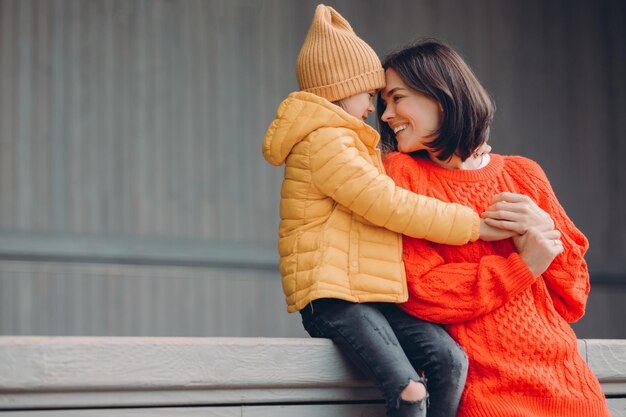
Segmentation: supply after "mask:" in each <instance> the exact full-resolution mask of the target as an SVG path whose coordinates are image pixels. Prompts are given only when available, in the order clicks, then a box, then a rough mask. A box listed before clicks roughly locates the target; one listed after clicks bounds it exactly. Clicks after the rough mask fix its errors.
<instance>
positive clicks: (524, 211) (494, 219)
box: [482, 192, 554, 235]
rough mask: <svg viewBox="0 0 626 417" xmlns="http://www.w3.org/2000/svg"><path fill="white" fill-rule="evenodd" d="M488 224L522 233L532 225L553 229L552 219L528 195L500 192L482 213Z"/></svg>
mask: <svg viewBox="0 0 626 417" xmlns="http://www.w3.org/2000/svg"><path fill="white" fill-rule="evenodd" d="M482 218H483V219H484V221H485V223H486V224H487V225H488V226H491V227H495V228H498V229H503V230H508V231H511V232H515V233H516V234H518V235H523V234H524V233H526V232H527V231H528V230H530V229H531V228H533V227H539V228H541V229H542V230H544V229H546V228H548V229H550V230H552V229H554V221H553V220H552V218H551V217H550V215H549V214H548V213H546V212H545V211H543V210H542V209H541V208H540V207H539V206H537V204H535V202H534V201H533V200H531V199H530V197H528V196H526V195H523V194H515V193H506V192H505V193H500V194H496V195H495V196H494V197H493V199H492V200H491V205H490V206H489V207H487V210H485V212H484V213H483V214H482Z"/></svg>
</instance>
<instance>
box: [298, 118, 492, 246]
mask: <svg viewBox="0 0 626 417" xmlns="http://www.w3.org/2000/svg"><path fill="white" fill-rule="evenodd" d="M336 133H337V130H336V129H325V130H322V131H320V132H319V133H318V134H317V135H316V136H315V137H313V138H311V141H310V144H311V145H310V146H311V149H310V154H309V155H310V166H311V172H312V180H313V183H314V184H315V186H316V187H317V188H318V189H319V190H320V191H321V192H323V193H324V194H326V195H328V196H329V197H331V198H332V199H334V200H335V201H337V202H338V203H339V204H341V205H343V206H345V207H347V208H349V209H350V210H352V211H354V212H355V213H356V214H358V215H360V216H363V217H364V218H365V219H366V220H368V221H370V222H371V223H373V224H375V225H378V226H382V227H385V228H387V229H389V230H392V231H394V232H397V233H402V234H405V235H408V236H412V237H416V238H421V239H426V240H430V241H432V242H437V243H444V244H450V245H463V244H465V243H467V242H469V241H475V240H476V239H478V236H479V225H480V219H479V217H478V215H477V214H476V213H475V212H474V211H473V210H471V209H469V208H467V207H465V206H462V205H460V204H454V203H444V202H442V201H439V200H437V199H434V198H430V197H426V196H423V195H418V194H415V193H412V192H410V191H408V190H405V189H403V188H400V187H397V186H396V185H395V184H394V182H393V180H392V179H391V178H390V177H388V176H387V175H385V174H381V173H380V172H379V171H378V169H377V168H376V167H375V166H374V165H372V164H371V163H369V162H368V161H366V160H365V159H364V158H363V157H361V156H360V155H359V151H358V150H357V149H356V148H355V146H354V138H352V137H351V136H347V135H346V136H339V137H338V135H337V134H336Z"/></svg>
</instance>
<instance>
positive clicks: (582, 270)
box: [483, 158, 589, 322]
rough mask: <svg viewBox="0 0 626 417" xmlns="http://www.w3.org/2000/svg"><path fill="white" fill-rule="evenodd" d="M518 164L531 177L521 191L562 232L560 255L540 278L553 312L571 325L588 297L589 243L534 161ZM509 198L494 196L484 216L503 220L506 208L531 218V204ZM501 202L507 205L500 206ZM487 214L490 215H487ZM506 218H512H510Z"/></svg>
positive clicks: (526, 160)
mask: <svg viewBox="0 0 626 417" xmlns="http://www.w3.org/2000/svg"><path fill="white" fill-rule="evenodd" d="M518 163H519V164H520V165H521V166H522V168H523V170H521V171H523V172H525V173H526V174H527V175H528V176H529V177H530V181H528V180H526V181H522V182H518V183H520V184H526V185H529V186H530V187H529V188H528V189H525V190H522V192H524V193H527V194H528V195H533V196H534V198H535V199H536V201H537V206H538V207H539V208H540V209H542V210H544V211H545V213H546V216H549V217H550V218H551V219H552V220H553V224H554V226H555V227H556V229H557V230H559V231H560V232H561V238H560V241H559V244H560V245H562V247H563V252H562V253H561V254H560V255H558V256H557V257H556V258H555V259H554V261H553V262H552V263H551V264H550V265H549V267H548V268H547V269H546V270H545V272H543V279H544V280H545V282H546V285H547V287H548V289H549V291H550V297H551V298H552V302H553V304H554V307H555V309H556V311H557V312H558V313H559V314H560V315H561V316H562V317H563V318H564V319H565V320H567V321H569V322H574V321H576V320H578V319H580V318H581V317H582V316H583V315H584V312H585V305H586V302H587V296H588V294H589V273H588V271H587V264H586V262H585V259H584V254H585V252H586V251H587V249H588V247H589V243H588V241H587V239H586V238H585V236H584V235H583V234H582V232H581V231H580V230H578V229H577V228H576V226H575V225H574V223H573V222H572V221H571V220H570V219H569V217H568V216H567V214H566V213H565V210H564V209H563V207H562V206H561V204H560V203H559V202H558V200H557V198H556V195H555V194H554V191H553V190H552V186H551V185H550V182H549V181H548V178H547V177H546V175H545V173H544V172H543V170H542V169H541V167H540V166H539V165H538V164H536V163H535V162H533V161H531V160H528V159H524V158H519V159H518ZM512 199H514V198H512V197H511V196H510V195H508V193H503V194H501V195H499V196H496V197H495V198H494V203H495V204H494V205H492V206H491V207H490V208H489V209H488V210H487V212H486V213H485V214H483V216H487V217H494V218H498V217H499V216H500V217H501V216H505V217H506V216H507V215H506V214H504V213H500V214H496V211H497V210H498V209H500V210H504V208H505V207H507V209H506V211H508V212H509V213H511V212H516V214H515V216H520V215H521V214H524V213H525V216H526V219H528V218H530V215H529V213H534V212H536V210H535V208H534V207H532V204H534V203H532V204H523V203H522V204H517V203H513V204H512V203H511V202H510V200H512ZM502 201H509V202H507V203H504V204H503V203H502ZM516 204H517V205H516ZM489 212H491V214H488V213H489ZM509 218H511V217H510V216H509ZM552 220H550V221H552ZM485 221H486V222H487V223H488V224H491V225H494V226H496V227H497V225H498V222H499V221H497V220H496V221H493V220H489V219H485ZM522 227H526V226H522Z"/></svg>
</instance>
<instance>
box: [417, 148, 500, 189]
mask: <svg viewBox="0 0 626 417" xmlns="http://www.w3.org/2000/svg"><path fill="white" fill-rule="evenodd" d="M489 156H490V157H491V160H490V161H489V163H488V164H487V165H486V166H484V167H482V168H478V169H450V168H444V167H442V166H440V165H437V164H435V163H434V162H432V161H431V160H430V159H427V158H425V157H423V156H414V157H413V160H414V161H415V162H416V163H418V164H419V165H420V167H422V168H423V169H424V170H426V171H428V172H431V173H432V174H433V175H436V176H437V177H442V178H448V179H451V180H454V181H461V182H474V181H484V180H487V179H490V178H493V177H494V176H497V175H499V174H500V172H502V168H503V167H504V157H503V156H502V155H498V154H493V153H492V154H489Z"/></svg>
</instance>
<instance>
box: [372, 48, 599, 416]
mask: <svg viewBox="0 0 626 417" xmlns="http://www.w3.org/2000/svg"><path fill="white" fill-rule="evenodd" d="M383 67H384V68H385V70H386V71H385V75H386V87H385V88H384V90H383V91H382V92H381V94H380V97H379V103H378V104H379V106H378V113H379V119H380V121H381V130H382V132H381V140H382V143H383V146H384V147H386V148H388V149H389V150H391V151H399V152H392V153H390V154H389V155H387V157H386V159H385V165H386V168H387V172H388V174H389V175H390V176H391V177H392V178H393V179H394V181H396V183H397V184H398V185H399V186H401V187H404V188H407V189H409V190H411V191H413V192H416V193H419V194H425V195H428V196H431V197H435V198H437V199H440V200H443V201H449V202H455V203H460V204H463V205H466V206H468V207H471V208H473V209H475V210H476V211H477V212H479V213H480V212H484V214H483V217H484V218H485V220H486V222H487V223H488V224H490V225H491V226H506V227H507V228H509V229H510V228H511V224H515V227H517V228H519V230H520V233H523V234H521V235H519V236H517V237H515V238H513V239H507V240H503V241H498V242H484V241H477V242H471V243H468V244H467V245H465V246H461V247H453V246H449V245H445V244H437V243H432V242H428V241H425V240H422V239H415V238H410V237H406V236H405V237H404V247H403V251H404V252H403V253H404V262H405V267H406V272H407V280H408V287H409V300H408V301H407V302H406V303H405V304H403V305H402V308H403V309H404V310H405V311H407V312H408V313H410V314H412V315H414V316H416V317H418V318H421V319H424V320H428V321H433V322H437V323H444V324H446V325H447V330H448V331H449V333H450V334H451V335H452V337H453V338H454V339H455V340H456V341H457V342H458V343H459V344H460V345H461V346H462V347H463V348H464V350H465V352H466V354H467V355H468V358H469V371H468V376H467V382H466V388H465V391H464V393H463V398H462V401H461V406H460V408H459V413H458V415H459V416H463V417H465V416H481V417H485V416H499V417H502V416H520V417H521V416H586V417H595V416H598V417H599V416H602V417H606V416H610V414H609V411H608V409H607V406H606V401H605V399H604V395H603V393H602V391H601V389H600V385H599V383H598V381H597V379H596V378H595V376H594V375H593V373H592V372H591V370H590V369H589V367H588V366H587V364H586V363H585V361H584V360H583V359H582V358H581V356H580V355H579V354H578V351H577V341H576V336H575V334H574V332H573V331H572V329H571V328H570V326H569V325H568V324H567V322H568V321H569V322H573V321H576V320H578V319H579V318H580V317H582V315H583V314H584V309H585V303H586V300H587V294H588V291H589V276H588V273H587V268H586V264H585V261H584V258H583V255H584V253H585V252H586V250H587V247H588V243H587V239H586V238H585V236H584V235H583V234H582V233H581V232H580V231H579V230H578V229H577V228H576V227H575V226H574V224H573V223H572V221H571V220H570V219H569V218H568V217H567V215H566V214H565V211H564V210H563V208H562V207H561V205H560V204H559V202H558V200H557V199H556V197H555V195H554V193H553V191H552V188H551V187H550V184H549V182H548V180H547V178H546V176H545V174H544V172H543V171H542V169H541V168H540V167H539V166H538V165H537V164H536V163H535V162H533V161H531V160H528V159H525V158H522V157H508V156H501V155H497V154H490V155H485V156H484V157H483V158H482V161H480V160H476V159H475V158H470V156H471V155H472V154H473V153H474V152H475V150H476V149H478V148H479V147H480V146H481V145H482V144H484V143H485V142H486V140H487V138H488V135H489V126H490V123H491V120H492V116H493V105H492V102H491V99H490V98H489V96H488V94H487V93H486V92H485V90H484V89H483V87H482V86H481V85H480V83H479V82H478V80H477V79H476V78H475V76H474V75H473V73H472V71H471V70H470V69H469V67H468V66H467V64H466V63H465V62H464V61H463V60H462V59H461V57H460V56H459V55H458V54H457V53H455V52H454V51H453V50H452V49H450V48H449V47H447V46H446V45H444V44H442V43H440V42H438V41H433V40H426V41H422V42H420V43H417V44H416V45H414V46H411V47H409V48H406V49H404V50H401V51H399V52H397V53H394V54H392V55H390V56H389V57H387V58H386V60H385V62H384V63H383ZM498 193H499V194H498ZM494 194H498V195H497V196H496V197H495V198H492V196H493V195H494ZM526 196H528V197H526ZM524 231H526V232H525V233H524Z"/></svg>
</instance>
